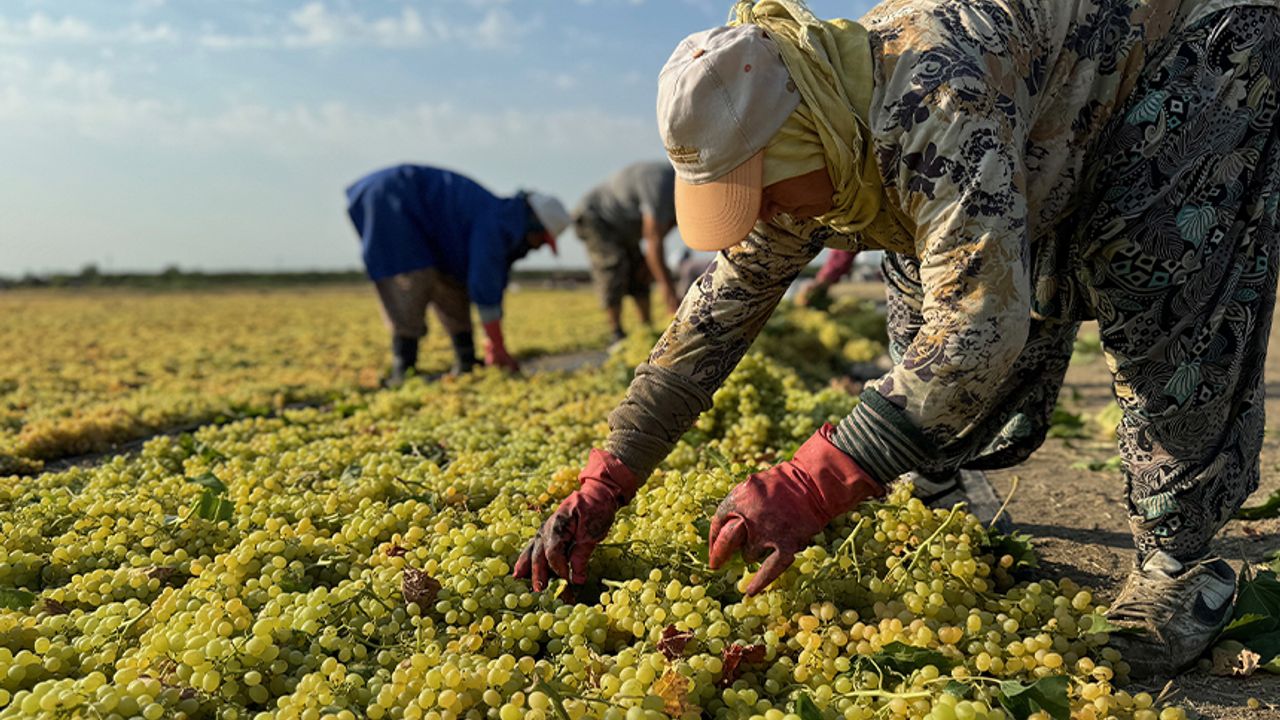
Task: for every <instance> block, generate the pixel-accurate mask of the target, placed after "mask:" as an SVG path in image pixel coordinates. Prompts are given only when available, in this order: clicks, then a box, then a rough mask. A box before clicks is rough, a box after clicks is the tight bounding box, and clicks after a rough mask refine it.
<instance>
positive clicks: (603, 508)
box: [512, 449, 640, 592]
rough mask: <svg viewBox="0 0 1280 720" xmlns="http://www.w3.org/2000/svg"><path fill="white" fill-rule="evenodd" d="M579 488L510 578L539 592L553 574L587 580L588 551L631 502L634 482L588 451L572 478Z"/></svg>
mask: <svg viewBox="0 0 1280 720" xmlns="http://www.w3.org/2000/svg"><path fill="white" fill-rule="evenodd" d="M578 483H579V484H580V487H579V488H578V489H577V490H574V491H573V492H572V493H570V494H569V497H567V498H565V499H564V500H562V501H561V502H560V506H559V507H557V508H556V510H555V512H553V513H551V516H550V517H548V518H547V519H546V522H544V523H542V527H541V528H540V529H539V530H538V534H537V535H535V536H534V537H533V540H531V541H530V542H529V546H528V547H526V548H525V549H524V552H522V553H520V557H519V558H518V559H517V560H516V567H515V572H513V573H512V575H513V576H514V577H518V578H531V579H532V580H533V589H534V590H537V591H539V592H541V591H542V590H544V589H545V588H546V587H547V583H548V582H549V581H550V580H551V577H552V575H553V574H554V575H555V576H557V577H561V578H565V579H567V580H568V581H569V582H571V583H573V584H575V585H581V584H582V583H584V582H586V581H587V560H589V559H591V551H593V550H595V549H596V545H599V544H600V541H601V540H604V538H605V536H606V535H608V534H609V528H610V527H612V526H613V517H614V516H615V515H617V514H618V509H619V508H621V507H622V506H623V505H626V504H627V503H629V502H631V498H633V497H635V495H636V490H637V489H638V488H639V487H640V480H639V478H637V477H636V474H635V473H633V472H631V469H630V468H628V467H627V466H626V465H624V464H622V461H621V460H619V459H618V458H616V457H614V456H613V455H612V454H611V453H608V452H605V451H604V450H596V449H592V450H591V455H590V456H589V458H588V460H587V466H586V467H585V468H583V469H582V472H581V473H579V474H578Z"/></svg>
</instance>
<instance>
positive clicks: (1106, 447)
mask: <svg viewBox="0 0 1280 720" xmlns="http://www.w3.org/2000/svg"><path fill="white" fill-rule="evenodd" d="M850 291H851V292H853V293H855V294H857V295H858V296H861V297H867V298H874V299H879V298H881V297H883V295H882V293H883V288H882V287H880V286H878V285H870V286H864V287H859V288H856V289H851V290H850ZM1080 336H1081V337H1082V338H1083V337H1092V338H1095V339H1096V337H1097V326H1096V325H1093V324H1088V325H1086V326H1084V327H1083V328H1082V329H1081V332H1080ZM1271 348H1272V351H1271V353H1270V355H1269V357H1268V362H1267V381H1268V383H1267V390H1268V395H1269V397H1268V398H1267V418H1268V419H1267V434H1266V439H1265V445H1264V447H1263V451H1262V483H1261V487H1260V488H1259V489H1258V491H1257V493H1255V494H1254V496H1253V497H1252V498H1251V500H1250V501H1249V502H1247V503H1246V505H1255V504H1258V503H1260V502H1262V500H1263V499H1265V498H1266V497H1267V496H1269V495H1270V494H1271V493H1272V492H1273V491H1275V490H1277V489H1280V430H1278V429H1280V323H1278V324H1277V325H1276V326H1275V327H1273V328H1272V340H1271ZM1063 397H1064V398H1067V403H1066V404H1067V406H1068V407H1069V408H1070V409H1071V410H1072V411H1074V412H1079V413H1080V414H1081V415H1082V416H1084V417H1086V418H1087V417H1091V416H1093V415H1096V414H1097V413H1098V412H1099V411H1101V410H1103V409H1105V408H1106V407H1107V406H1108V405H1109V404H1111V403H1112V395H1111V375H1110V372H1109V371H1108V370H1107V365H1106V361H1105V360H1104V359H1103V358H1102V356H1101V354H1096V353H1083V354H1081V353H1078V354H1077V355H1076V357H1075V358H1074V359H1073V362H1072V366H1071V368H1070V370H1069V371H1068V372H1067V380H1066V386H1065V387H1064V389H1063ZM1115 455H1116V445H1115V442H1114V441H1098V440H1079V439H1071V440H1064V439H1056V438H1050V439H1049V440H1047V441H1046V442H1045V444H1044V446H1043V447H1042V448H1041V449H1040V450H1039V451H1038V452H1037V453H1036V454H1035V455H1034V456H1032V458H1031V459H1030V460H1028V461H1027V462H1026V463H1024V464H1023V465H1021V466H1019V467H1017V468H1013V469H1009V470H1003V471H999V472H994V473H991V474H990V475H989V477H990V478H991V481H992V484H993V485H994V486H995V488H996V490H997V491H998V492H999V493H1001V495H1002V497H1003V496H1007V495H1008V493H1009V492H1010V491H1011V490H1012V491H1013V497H1012V499H1011V500H1009V504H1008V511H1009V514H1010V515H1011V516H1012V518H1013V521H1014V522H1015V523H1016V525H1017V527H1018V529H1019V530H1021V531H1022V532H1025V533H1027V534H1029V535H1031V536H1032V537H1033V539H1034V543H1035V547H1036V549H1037V551H1039V553H1040V562H1041V570H1040V571H1041V573H1042V574H1043V575H1044V576H1045V577H1049V578H1056V577H1063V576H1066V577H1070V578H1072V579H1074V580H1076V581H1078V582H1081V583H1083V584H1086V585H1089V586H1090V587H1092V588H1094V589H1095V591H1096V592H1097V594H1098V595H1099V597H1100V599H1101V600H1102V601H1110V600H1111V599H1112V598H1114V597H1115V595H1116V593H1117V592H1118V591H1119V590H1120V587H1121V585H1122V584H1123V583H1124V579H1125V577H1126V576H1127V575H1128V572H1129V570H1130V568H1131V567H1132V566H1133V559H1134V551H1133V543H1132V540H1131V536H1130V534H1129V527H1128V519H1127V513H1126V511H1125V503H1124V478H1123V476H1122V475H1121V473H1120V472H1118V471H1114V470H1104V471H1091V470H1087V469H1083V468H1080V467H1078V465H1080V464H1081V463H1088V462H1103V461H1106V460H1107V459H1109V458H1111V457H1113V456H1115ZM1015 481H1016V484H1017V487H1016V489H1014V483H1015ZM1276 549H1280V520H1263V521H1255V522H1248V523H1246V522H1242V521H1238V520H1233V521H1231V522H1230V523H1228V524H1227V526H1226V528H1224V529H1223V531H1222V532H1221V533H1220V535H1219V537H1218V539H1217V541H1216V543H1215V547H1214V550H1215V552H1217V553H1218V554H1219V555H1221V556H1222V557H1223V558H1226V559H1227V560H1228V561H1230V562H1231V563H1232V565H1233V566H1234V567H1235V568H1236V569H1237V570H1239V569H1240V566H1241V564H1242V563H1243V562H1257V561H1260V560H1261V559H1262V558H1263V557H1265V556H1266V555H1267V554H1268V553H1269V552H1272V551H1274V550H1276ZM1166 685H1167V686H1166ZM1143 689H1146V690H1148V691H1150V692H1152V694H1153V695H1154V694H1157V693H1160V692H1165V693H1167V695H1166V697H1169V698H1170V699H1172V700H1174V701H1177V702H1179V703H1181V704H1182V705H1184V706H1185V707H1188V708H1189V709H1192V710H1194V711H1196V712H1198V713H1200V714H1201V715H1202V716H1204V717H1206V718H1213V719H1214V720H1245V719H1246V718H1247V719H1248V720H1280V677H1278V676H1275V675H1266V674H1260V675H1255V676H1254V677H1251V678H1248V679H1243V680H1240V679H1231V678H1222V677H1214V676H1210V675H1207V674H1205V673H1202V672H1197V671H1192V672H1188V673H1186V674H1184V675H1182V676H1180V677H1177V678H1174V679H1173V680H1172V681H1170V682H1168V683H1167V684H1166V683H1165V682H1160V683H1156V684H1152V685H1148V686H1145V687H1144V688H1143ZM1249 698H1257V699H1258V700H1259V701H1260V702H1261V703H1262V707H1261V708H1259V709H1250V708H1248V706H1247V705H1246V703H1247V702H1248V699H1249Z"/></svg>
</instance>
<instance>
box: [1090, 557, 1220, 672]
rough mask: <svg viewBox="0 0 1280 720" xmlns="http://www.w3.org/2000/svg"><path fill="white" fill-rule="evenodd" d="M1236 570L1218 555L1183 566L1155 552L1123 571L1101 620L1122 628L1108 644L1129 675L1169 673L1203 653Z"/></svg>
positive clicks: (1214, 633) (1217, 626) (1215, 632)
mask: <svg viewBox="0 0 1280 720" xmlns="http://www.w3.org/2000/svg"><path fill="white" fill-rule="evenodd" d="M1235 589H1236V573H1235V571H1234V570H1232V569H1231V566H1230V565H1228V564H1227V563H1226V561H1224V560H1222V559H1221V558H1216V557H1211V558H1205V559H1204V560H1199V561H1197V562H1194V563H1189V564H1186V565H1184V564H1183V563H1181V562H1179V561H1177V560H1175V559H1174V557H1173V556H1172V555H1169V554H1168V553H1166V552H1164V551H1163V550H1157V551H1156V552H1155V553H1153V554H1152V555H1151V557H1149V558H1147V560H1146V562H1144V563H1143V564H1142V567H1141V568H1138V569H1136V570H1134V571H1133V572H1131V573H1130V574H1129V580H1128V582H1126V583H1125V586H1124V589H1123V590H1121V591H1120V597H1118V598H1116V601H1115V602H1114V603H1112V605H1111V609H1110V610H1108V611H1107V619H1108V620H1110V621H1111V623H1112V624H1113V625H1117V626H1119V627H1121V628H1123V629H1125V630H1126V631H1128V632H1123V633H1120V632H1117V633H1112V635H1111V646H1112V647H1114V648H1116V649H1117V650H1119V651H1120V654H1121V655H1122V656H1124V660H1125V662H1127V663H1129V676H1130V677H1132V678H1135V679H1143V678H1149V677H1156V676H1160V677H1167V676H1171V675H1175V674H1177V673H1178V672H1180V671H1181V670H1183V669H1184V668H1186V667H1187V666H1189V665H1191V664H1192V663H1194V662H1195V661H1196V658H1198V657H1200V655H1201V654H1203V653H1204V651H1205V649H1206V648H1208V647H1209V644H1210V643H1211V642H1213V639H1214V638H1215V637H1217V635H1218V632H1219V631H1220V630H1221V629H1222V626H1223V625H1224V624H1226V622H1227V619H1228V618H1229V617H1230V616H1231V601H1232V598H1233V597H1234V596H1235Z"/></svg>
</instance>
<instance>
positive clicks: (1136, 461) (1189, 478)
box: [884, 7, 1280, 560]
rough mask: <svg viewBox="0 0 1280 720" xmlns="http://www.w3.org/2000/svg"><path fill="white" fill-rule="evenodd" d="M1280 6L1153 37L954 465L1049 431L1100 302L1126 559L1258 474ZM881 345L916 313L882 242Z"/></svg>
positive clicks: (1209, 530) (1038, 439)
mask: <svg viewBox="0 0 1280 720" xmlns="http://www.w3.org/2000/svg"><path fill="white" fill-rule="evenodd" d="M1277 92H1280V11H1277V10H1276V9H1274V8H1262V7H1238V8H1233V9H1229V10H1224V11H1221V12H1218V13H1214V14H1212V15H1210V16H1208V17H1206V18H1205V19H1203V20H1201V21H1199V22H1197V23H1195V24H1193V25H1190V26H1188V27H1184V28H1182V29H1181V30H1178V31H1175V32H1174V33H1173V34H1172V35H1171V36H1170V38H1169V39H1168V41H1167V42H1166V44H1165V45H1163V46H1162V47H1160V48H1157V50H1156V52H1155V53H1154V54H1153V56H1152V58H1151V59H1150V60H1149V61H1148V64H1147V67H1146V68H1145V70H1144V72H1143V75H1142V78H1141V80H1140V81H1139V84H1138V85H1137V87H1135V89H1134V91H1133V93H1132V95H1131V96H1130V98H1129V100H1128V101H1127V105H1126V106H1125V108H1123V109H1122V110H1121V111H1120V112H1119V113H1117V115H1116V118H1115V119H1114V120H1113V121H1112V124H1111V126H1110V127H1109V128H1108V130H1107V132H1106V133H1105V134H1104V136H1103V138H1102V139H1101V142H1100V145H1099V147H1098V150H1097V152H1096V153H1094V157H1095V158H1097V161H1096V162H1095V163H1094V164H1093V166H1092V167H1091V168H1090V170H1089V173H1090V177H1089V178H1088V179H1087V182H1086V183H1085V184H1084V187H1086V188H1088V190H1086V192H1084V193H1083V196H1082V197H1081V198H1080V201H1079V202H1077V203H1076V205H1075V206H1074V210H1073V212H1072V213H1071V215H1070V216H1069V217H1067V218H1065V219H1064V221H1063V222H1061V223H1060V225H1059V228H1060V230H1059V237H1060V240H1061V242H1060V243H1059V247H1061V248H1063V257H1060V258H1056V259H1052V260H1051V261H1050V262H1053V263H1056V265H1057V267H1054V268H1045V267H1039V268H1035V276H1036V277H1038V278H1046V277H1049V278H1056V280H1054V281H1052V282H1051V283H1050V284H1049V285H1050V288H1049V289H1050V290H1051V292H1042V290H1043V289H1044V281H1043V280H1042V281H1041V283H1040V284H1038V285H1037V297H1038V298H1040V297H1044V298H1053V299H1052V300H1045V301H1043V302H1038V303H1037V308H1036V309H1037V311H1038V312H1037V313H1036V317H1035V319H1034V320H1033V321H1032V327H1031V334H1030V337H1029V339H1028V341H1027V343H1026V346H1025V348H1024V350H1023V352H1022V355H1021V357H1020V358H1019V360H1018V361H1017V363H1016V365H1015V367H1014V369H1013V371H1012V372H1011V373H1010V374H1009V376H1008V378H1007V380H1006V381H1005V386H1004V388H1003V389H1002V396H1003V398H1004V402H1002V403H998V404H997V407H999V408H1001V409H1000V410H998V411H997V412H996V413H994V414H993V415H992V416H990V417H987V418H985V419H983V420H982V421H981V424H980V426H979V427H978V428H977V430H978V432H976V433H973V435H972V437H973V438H974V441H973V442H971V443H967V447H965V448H958V449H956V450H955V451H952V452H949V453H948V456H949V457H950V458H951V459H952V460H953V461H954V464H955V465H957V466H961V467H965V468H974V469H992V468H1002V467H1009V466H1012V465H1015V464H1017V463H1019V462H1021V461H1022V460H1024V459H1025V458H1026V457H1027V456H1029V455H1030V454H1031V453H1032V451H1034V450H1035V449H1036V448H1037V447H1038V446H1039V445H1040V444H1041V443H1042V442H1043V440H1044V438H1045V436H1046V433H1047V432H1048V429H1049V424H1050V418H1051V415H1052V411H1053V408H1054V405H1055V404H1056V402H1057V396H1058V392H1059V390H1060V389H1061V387H1062V381H1063V377H1064V375H1065V373H1066V370H1067V364H1068V362H1069V361H1070V358H1071V352H1072V348H1073V343H1074V339H1075V335H1076V331H1077V330H1078V328H1079V326H1080V322H1081V321H1083V320H1088V319H1096V320H1097V321H1098V324H1099V328H1100V331H1101V338H1102V345H1103V351H1104V353H1105V355H1106V359H1107V362H1108V364H1109V367H1110V368H1111V371H1112V374H1113V389H1114V392H1115V397H1116V400H1117V402H1118V403H1119V404H1120V407H1121V408H1122V410H1123V411H1124V415H1123V420H1122V421H1121V423H1120V427H1119V431H1118V435H1119V448H1120V454H1121V456H1122V459H1123V461H1124V472H1125V481H1126V484H1127V490H1128V512H1129V517H1130V525H1131V527H1132V530H1133V535H1134V542H1135V545H1136V546H1137V548H1138V553H1139V559H1140V560H1141V559H1144V558H1145V557H1146V556H1147V555H1148V554H1150V553H1151V552H1153V551H1154V550H1156V549H1162V550H1165V551H1167V552H1169V553H1170V554H1172V555H1173V556H1174V557H1177V558H1179V559H1181V560H1194V559H1197V558H1199V557H1201V556H1203V555H1205V554H1206V553H1207V552H1208V546H1209V541H1210V540H1211V539H1212V538H1213V536H1214V535H1215V534H1216V533H1217V531H1218V530H1219V529H1220V528H1221V527H1222V526H1223V524H1225V523H1226V521H1227V520H1228V519H1230V517H1231V516H1232V515H1233V514H1234V513H1235V512H1236V510H1238V509H1239V507H1240V506H1241V505H1242V504H1243V503H1244V501H1245V499H1246V498H1247V497H1248V496H1249V495H1250V494H1251V493H1252V492H1253V491H1254V490H1255V489H1257V486H1258V477H1259V454H1260V451H1261V446H1262V437H1263V429H1264V418H1263V414H1264V392H1265V386H1264V382H1263V365H1264V361H1265V358H1266V352H1267V339H1268V336H1269V333H1270V327H1271V315H1272V309H1273V307H1274V304H1275V297H1276V268H1277V259H1276V252H1277V249H1280V247H1278V246H1280V228H1278V227H1277V205H1278V204H1280V125H1278V124H1277V109H1278V105H1280V98H1278V96H1277ZM884 269H885V276H886V279H887V283H888V296H889V333H890V338H891V345H892V347H891V352H892V353H893V354H894V355H895V360H897V359H898V358H899V357H900V356H901V353H902V352H903V351H904V350H905V349H906V347H907V345H908V344H909V343H910V342H911V340H912V338H913V337H914V335H915V332H916V331H917V330H918V329H919V328H920V326H921V324H922V323H923V319H922V316H921V311H922V303H921V299H922V297H923V293H922V291H921V288H920V283H919V266H918V263H917V262H916V261H915V260H913V259H911V258H909V257H906V256H901V255H888V256H887V257H886V259H885V267H884Z"/></svg>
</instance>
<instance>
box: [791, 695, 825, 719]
mask: <svg viewBox="0 0 1280 720" xmlns="http://www.w3.org/2000/svg"><path fill="white" fill-rule="evenodd" d="M791 712H793V713H795V714H796V715H799V716H800V720H822V711H821V710H819V709H818V706H817V705H815V704H814V702H813V700H811V699H809V693H806V692H802V693H800V694H799V695H797V696H796V699H795V702H794V703H792V706H791Z"/></svg>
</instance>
